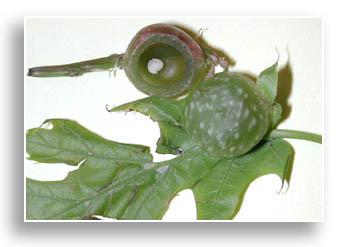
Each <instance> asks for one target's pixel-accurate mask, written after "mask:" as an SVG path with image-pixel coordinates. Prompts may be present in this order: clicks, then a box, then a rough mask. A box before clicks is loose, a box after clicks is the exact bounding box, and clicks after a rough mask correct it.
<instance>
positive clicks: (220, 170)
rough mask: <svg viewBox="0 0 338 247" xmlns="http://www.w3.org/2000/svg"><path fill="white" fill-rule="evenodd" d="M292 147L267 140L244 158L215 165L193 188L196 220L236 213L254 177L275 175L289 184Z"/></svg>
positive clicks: (222, 217) (223, 161) (285, 143)
mask: <svg viewBox="0 0 338 247" xmlns="http://www.w3.org/2000/svg"><path fill="white" fill-rule="evenodd" d="M293 155H294V152H293V148H292V146H291V145H290V144H289V143H288V142H286V141H284V140H281V139H276V140H274V141H269V142H266V143H263V144H261V146H259V147H256V148H255V149H254V150H252V151H251V152H249V153H248V154H246V155H244V156H240V157H237V158H234V159H224V160H222V161H221V162H219V163H218V164H217V165H216V166H215V167H213V168H212V170H211V171H210V172H209V173H208V174H207V175H206V176H205V177H204V178H203V180H201V181H200V182H199V183H198V184H197V185H196V186H195V187H194V188H193V192H194V195H195V199H196V204H197V217H198V219H200V220H215V219H216V220H230V219H232V218H233V217H234V216H235V215H236V214H237V212H238V210H239V208H240V206H241V204H242V201H243V197H244V194H245V191H246V190H247V188H248V186H249V184H250V183H251V182H252V181H253V180H255V179H256V178H258V177H260V176H263V175H267V174H277V175H278V176H279V177H280V178H281V179H282V181H284V180H286V181H289V179H290V173H291V166H292V161H293Z"/></svg>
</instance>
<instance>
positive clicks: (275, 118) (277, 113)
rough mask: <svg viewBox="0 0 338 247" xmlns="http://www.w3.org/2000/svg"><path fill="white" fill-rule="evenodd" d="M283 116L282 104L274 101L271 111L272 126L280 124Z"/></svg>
mask: <svg viewBox="0 0 338 247" xmlns="http://www.w3.org/2000/svg"><path fill="white" fill-rule="evenodd" d="M281 118H282V106H281V105H280V104H279V103H277V102H274V104H273V106H272V112H271V127H272V128H275V127H276V126H277V125H278V124H279V121H280V119H281Z"/></svg>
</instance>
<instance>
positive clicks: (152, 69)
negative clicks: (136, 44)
mask: <svg viewBox="0 0 338 247" xmlns="http://www.w3.org/2000/svg"><path fill="white" fill-rule="evenodd" d="M163 67H164V63H163V61H162V60H161V59H158V58H152V59H150V60H149V61H148V71H149V73H151V74H153V75H156V74H157V73H158V72H160V71H161V70H162V69H163Z"/></svg>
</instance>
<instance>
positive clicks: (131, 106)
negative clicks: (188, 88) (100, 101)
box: [109, 96, 194, 154]
mask: <svg viewBox="0 0 338 247" xmlns="http://www.w3.org/2000/svg"><path fill="white" fill-rule="evenodd" d="M185 103H186V101H185V100H184V99H183V100H175V99H169V98H164V97H159V96H151V97H147V98H144V99H140V100H136V101H133V102H130V103H126V104H123V105H120V106H117V107H114V108H112V109H110V110H109V111H110V112H116V111H137V112H140V113H142V114H144V115H147V116H150V118H151V119H152V120H153V121H156V122H157V123H158V125H159V127H160V134H161V136H160V138H159V140H158V141H157V148H156V152H157V153H160V154H179V153H181V152H185V151H187V150H189V149H190V148H191V147H192V146H193V145H194V144H193V142H192V140H191V138H190V137H189V136H188V134H187V133H186V131H185V130H184V129H183V128H182V121H183V110H184V106H185Z"/></svg>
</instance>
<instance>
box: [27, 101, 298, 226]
mask: <svg viewBox="0 0 338 247" xmlns="http://www.w3.org/2000/svg"><path fill="white" fill-rule="evenodd" d="M184 105H185V102H184V100H182V101H175V100H171V99H166V98H160V97H149V98H145V99H142V100H139V101H135V102H131V103H128V104H125V105H123V106H119V107H116V108H114V109H112V111H117V110H135V111H139V112H141V113H143V114H146V115H148V116H150V117H151V118H152V119H153V120H154V121H157V122H158V124H159V127H160V130H161V137H160V139H159V141H158V143H157V152H159V153H180V155H179V156H177V157H176V158H174V159H171V160H168V161H163V162H153V161H152V156H151V154H150V153H149V148H148V147H145V146H141V145H132V144H122V143H117V142H113V141H109V140H107V139H104V138H103V137H101V136H99V135H97V134H95V133H93V132H91V131H89V130H87V129H86V128H84V127H82V126H81V125H79V124H78V123H76V122H75V121H71V120H65V119H52V120H47V121H46V122H45V124H44V125H43V126H41V127H39V128H34V129H31V130H29V131H28V132H27V137H26V141H27V143H26V146H27V153H28V154H29V159H31V160H35V161H38V162H42V163H65V164H68V165H79V168H78V169H77V170H75V171H72V172H70V173H69V174H68V176H67V177H66V178H65V179H64V180H62V181H36V180H33V179H29V178H28V179H27V182H26V187H27V188H26V199H27V203H26V211H27V214H26V215H27V219H32V220H34V219H39V220H50V219H53V220H64V219H89V218H93V217H95V216H96V215H99V216H104V217H108V218H115V219H128V220H133V219H136V220H141V219H142V220H148V219H149V220H150V219H152V220H154V219H155V220H156V219H161V218H162V217H163V215H164V214H165V212H166V210H167V209H168V207H169V205H170V201H171V200H172V199H173V198H174V197H175V196H176V195H177V193H178V192H180V191H181V190H183V189H189V188H192V189H193V191H194V194H195V197H196V202H197V208H198V218H199V219H231V218H233V217H234V216H235V214H236V213H237V211H238V209H239V207H240V205H241V202H242V200H243V196H244V193H245V190H246V188H247V187H248V185H249V184H250V182H252V181H253V180H254V179H255V178H257V177H259V176H262V175H264V174H268V173H276V174H278V175H279V176H280V177H283V178H285V179H286V180H287V181H288V179H289V177H290V171H291V170H290V168H291V162H292V158H291V157H292V155H293V152H292V148H291V146H290V145H289V144H288V143H287V142H285V141H283V140H281V139H276V140H271V141H269V142H266V143H265V144H264V145H261V146H257V147H256V148H255V150H253V151H251V152H249V153H248V154H246V155H243V156H241V157H238V158H235V159H222V160H220V158H219V157H211V156H210V155H209V154H207V153H205V152H203V151H202V150H201V149H200V148H198V147H197V146H196V145H195V144H194V143H193V142H192V141H191V139H190V137H189V136H188V135H187V133H186V131H185V129H184V128H183V127H182V125H183V124H182V121H183V109H184ZM46 125H49V127H51V128H48V126H46ZM178 150H179V152H177V151H178Z"/></svg>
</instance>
